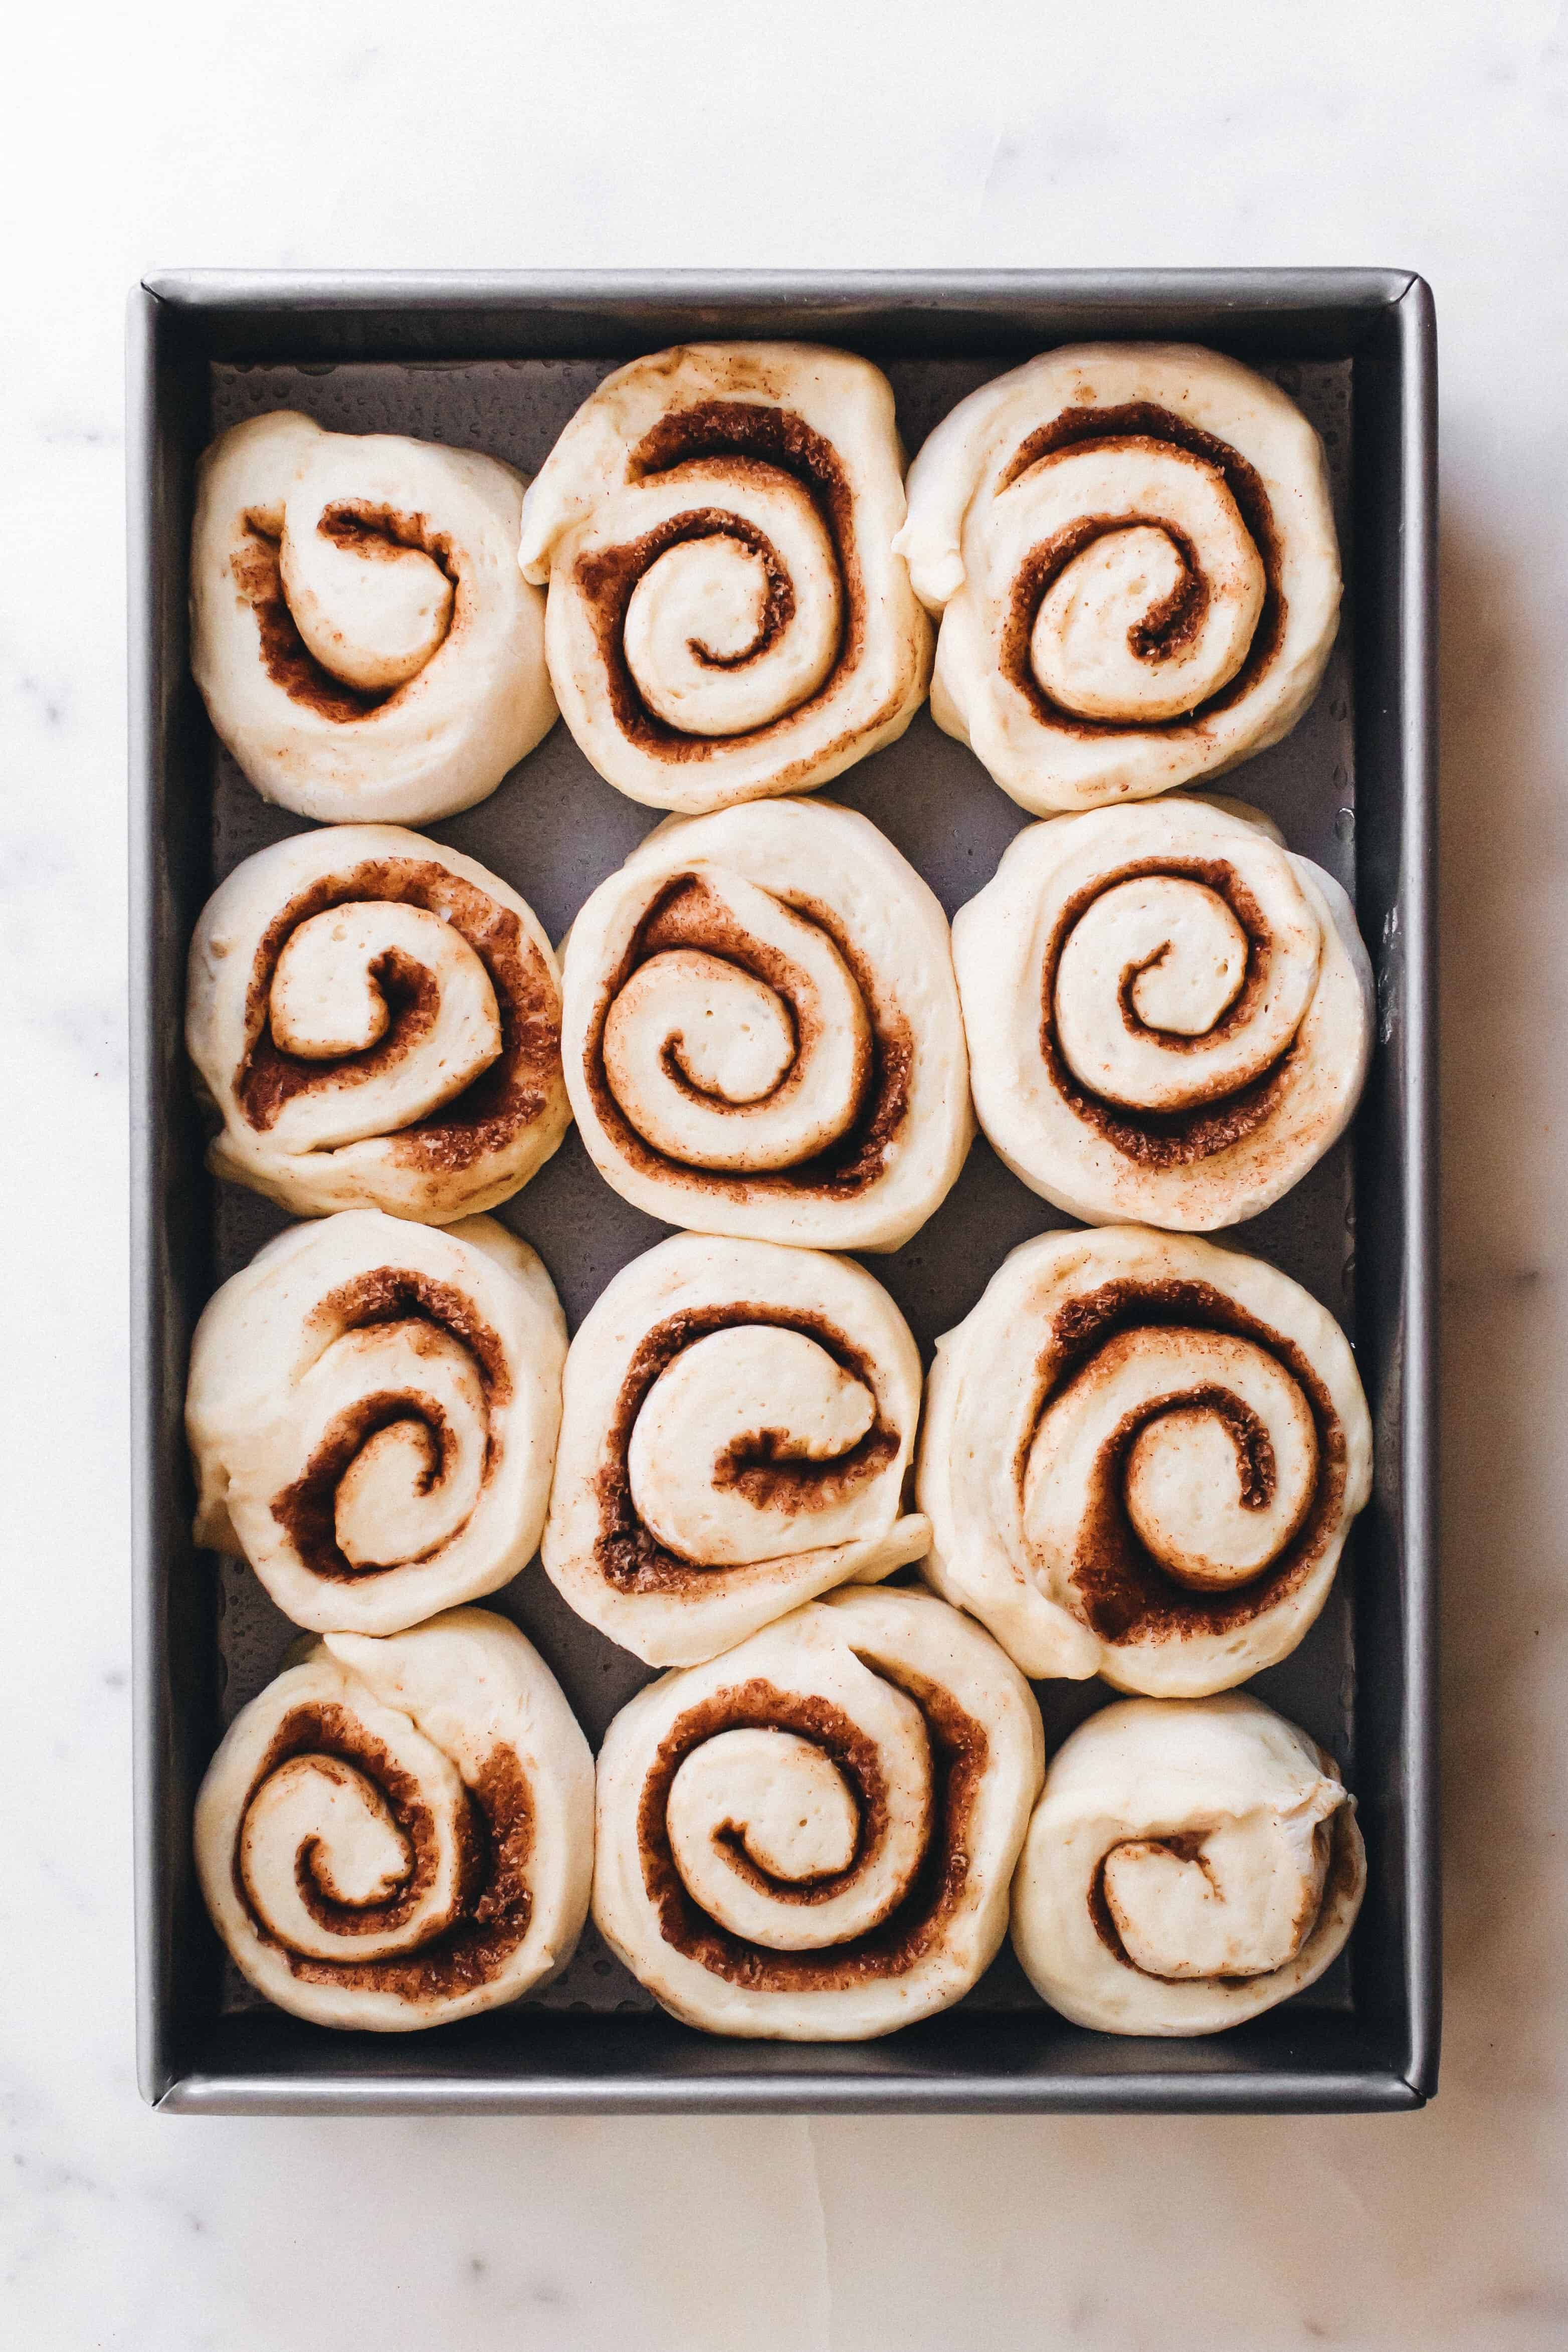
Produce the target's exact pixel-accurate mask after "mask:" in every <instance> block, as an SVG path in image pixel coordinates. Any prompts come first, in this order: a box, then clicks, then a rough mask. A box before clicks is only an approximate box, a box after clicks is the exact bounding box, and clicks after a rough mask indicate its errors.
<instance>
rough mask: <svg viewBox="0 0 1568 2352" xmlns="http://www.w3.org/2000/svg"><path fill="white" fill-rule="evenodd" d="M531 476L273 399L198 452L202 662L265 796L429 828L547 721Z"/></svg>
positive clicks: (197, 596) (221, 728)
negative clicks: (527, 558) (526, 573)
mask: <svg viewBox="0 0 1568 2352" xmlns="http://www.w3.org/2000/svg"><path fill="white" fill-rule="evenodd" d="M525 488H527V479H526V477H525V476H523V475H521V474H516V473H514V472H513V471H512V469H511V467H510V466H503V465H501V464H500V462H499V460H497V459H496V458H494V457H476V456H474V455H473V454H472V453H471V452H470V451H468V450H466V449H446V448H442V447H440V446H437V444H435V443H433V442H429V441H408V440H404V439H401V438H399V437H398V436H396V435H395V434H390V433H364V434H359V433H326V432H323V431H322V430H321V426H320V425H313V424H312V423H311V421H310V418H309V417H308V416H300V415H297V414H296V413H295V412H294V411H292V410H290V409H280V410H279V411H277V412H276V413H275V414H273V415H269V416H258V417H254V418H252V419H251V420H249V421H248V422H247V423H246V424H244V425H234V426H232V427H231V428H230V430H229V431H228V432H226V433H225V434H223V435H221V436H219V438H218V439H217V440H216V441H215V442H214V443H213V445H212V446H211V448H210V449H208V450H207V452H206V453H205V456H204V457H203V458H202V461H201V465H200V467H199V468H198V471H197V477H196V518H195V530H194V532H193V535H192V543H191V667H192V668H193V670H194V671H195V679H196V684H197V685H198V686H199V687H200V688H201V690H202V694H203V697H204V698H205V702H206V706H207V711H208V715H209V716H210V718H211V719H212V723H213V726H214V727H215V729H216V731H217V733H218V734H219V736H220V737H221V738H222V740H223V741H224V742H225V743H226V745H227V746H228V749H229V750H230V751H232V752H233V754H234V757H235V758H236V760H237V761H238V762H239V765H240V767H241V768H242V769H243V770H244V771H245V773H246V774H247V776H248V777H249V779H250V781H251V782H252V783H253V784H254V785H255V786H256V789H257V791H258V793H260V794H261V795H262V798H263V799H264V800H269V801H277V802H279V803H281V804H282V806H283V807H284V808H289V809H295V810H297V811H298V812H299V814H300V815H301V816H313V817H321V818H325V819H327V820H329V821H338V820H343V819H350V820H361V821H373V820H401V821H406V822H411V823H413V824H422V823H427V822H428V821H429V820H430V819H432V818H434V817H440V816H450V815H452V814H454V813H455V812H456V811H457V810H458V809H466V808H471V807H472V806H473V804H474V803H475V802H476V801H482V800H483V799H484V798H485V797H486V795H487V794H488V793H493V792H494V790H495V788H496V786H497V785H498V784H499V783H500V781H501V779H502V777H503V776H505V775H506V774H507V772H508V771H509V770H510V769H511V768H514V767H515V766H516V765H517V763H518V761H520V760H521V758H522V757H523V756H524V754H525V753H526V752H528V751H531V750H532V749H533V746H534V745H535V744H536V743H537V742H538V741H539V740H540V738H541V737H542V735H544V734H546V733H547V732H548V730H550V728H551V727H552V725H553V724H554V721H555V698H554V696H553V694H552V692H551V688H550V679H549V676H548V673H547V671H546V668H545V660H544V611H543V604H542V599H541V597H540V596H539V595H538V593H537V592H536V591H535V590H533V589H532V588H530V587H529V586H528V584H527V583H526V582H524V581H523V580H522V579H521V577H520V576H519V573H518V570H517V565H516V562H515V550H516V545H517V533H518V529H519V526H520V521H521V514H522V494H523V491H524V489H525Z"/></svg>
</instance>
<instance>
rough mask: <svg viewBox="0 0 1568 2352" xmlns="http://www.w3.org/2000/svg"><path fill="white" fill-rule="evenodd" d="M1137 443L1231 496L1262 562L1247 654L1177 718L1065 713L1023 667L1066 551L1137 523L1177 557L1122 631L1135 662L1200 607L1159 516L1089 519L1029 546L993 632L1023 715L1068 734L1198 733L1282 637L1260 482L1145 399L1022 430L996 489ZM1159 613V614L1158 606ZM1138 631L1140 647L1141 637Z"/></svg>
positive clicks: (1192, 556) (1189, 570) (1184, 550)
mask: <svg viewBox="0 0 1568 2352" xmlns="http://www.w3.org/2000/svg"><path fill="white" fill-rule="evenodd" d="M1126 441H1132V442H1142V443H1144V444H1153V445H1156V446H1164V447H1167V448H1174V449H1178V450H1180V451H1182V452H1183V453H1184V455H1185V456H1187V457H1196V458H1198V459H1200V460H1202V462H1203V463H1204V464H1205V465H1208V466H1212V467H1214V468H1215V471H1216V472H1217V473H1218V474H1220V475H1221V476H1222V478H1224V481H1225V486H1226V489H1227V490H1228V491H1229V492H1230V495H1231V497H1232V498H1233V499H1235V501H1236V505H1237V509H1238V511H1239V513H1240V515H1241V519H1242V521H1243V522H1244V524H1245V525H1246V527H1247V535H1248V537H1249V538H1250V539H1251V541H1252V542H1253V545H1254V546H1255V547H1256V548H1257V550H1258V556H1259V558H1260V559H1261V562H1262V564H1263V577H1264V593H1263V607H1262V610H1261V612H1260V613H1259V614H1258V625H1257V627H1256V628H1255V629H1254V631H1253V634H1252V642H1251V644H1250V646H1248V647H1247V656H1246V658H1245V659H1244V661H1243V662H1242V664H1241V667H1239V669H1237V673H1236V675H1235V677H1232V678H1230V679H1228V680H1227V681H1226V684H1225V685H1224V686H1223V687H1221V688H1219V689H1218V691H1217V692H1216V693H1215V694H1212V695H1210V696H1209V697H1208V698H1207V699H1206V700H1205V701H1203V702H1200V703H1199V704H1197V705H1196V707H1195V708H1194V709H1192V710H1190V711H1187V712H1184V714H1183V715H1182V716H1181V717H1179V718H1176V719H1153V720H1150V721H1142V720H1139V719H1087V718H1084V717H1083V716H1081V715H1080V714H1079V712H1077V711H1070V710H1065V709H1063V708H1062V707H1061V705H1060V704H1059V703H1058V702H1056V701H1054V700H1053V699H1052V698H1051V697H1050V696H1049V695H1048V694H1047V693H1046V691H1045V689H1044V688H1042V687H1041V685H1040V683H1039V681H1038V679H1037V677H1035V674H1034V672H1033V670H1032V669H1031V668H1030V667H1029V660H1028V653H1029V639H1030V636H1031V635H1032V633H1033V630H1034V626H1035V622H1036V619H1037V615H1038V614H1039V609H1040V605H1041V604H1042V603H1043V601H1044V599H1045V596H1046V593H1047V589H1048V588H1049V587H1050V584H1051V583H1052V581H1053V580H1055V579H1056V578H1057V577H1058V574H1059V573H1060V572H1062V571H1064V570H1065V569H1066V567H1067V565H1068V563H1070V562H1072V560H1073V558H1074V557H1075V556H1076V555H1079V554H1081V553H1082V551H1083V550H1084V548H1085V547H1087V546H1089V545H1090V544H1091V543H1092V542H1093V541H1095V540H1096V539H1099V538H1100V537H1102V536H1103V535H1104V534H1105V533H1106V532H1107V531H1112V530H1129V529H1131V528H1132V527H1133V526H1134V525H1137V524H1140V523H1146V524H1148V525H1149V526H1150V527H1151V528H1152V529H1153V530H1163V532H1164V533H1165V535H1166V537H1167V538H1168V539H1170V540H1171V541H1172V542H1173V545H1174V546H1175V548H1176V551H1177V553H1178V555H1179V556H1180V557H1181V559H1182V565H1183V579H1182V581H1181V582H1180V583H1178V585H1177V588H1176V590H1175V591H1174V592H1173V595H1172V597H1171V598H1169V599H1164V600H1162V603H1161V604H1159V605H1157V606H1156V607H1154V608H1153V609H1152V611H1151V612H1150V613H1148V614H1145V616H1144V619H1143V622H1142V624H1141V625H1140V627H1139V628H1137V629H1134V630H1133V631H1131V633H1130V636H1131V643H1132V645H1133V646H1134V649H1135V650H1136V651H1137V652H1138V653H1140V654H1141V655H1142V656H1143V658H1144V659H1145V660H1154V661H1159V660H1163V659H1168V658H1169V657H1170V656H1171V655H1172V654H1173V653H1174V652H1175V651H1177V650H1178V648H1179V647H1180V646H1182V645H1184V644H1185V643H1187V642H1188V641H1189V640H1190V637H1191V635H1193V634H1194V632H1195V631H1196V629H1197V627H1198V625H1199V623H1200V622H1201V619H1202V616H1203V611H1204V608H1205V605H1206V604H1207V601H1208V587H1207V583H1206V582H1205V580H1204V578H1203V575H1202V571H1201V567H1200V564H1199V562H1198V557H1197V551H1196V550H1195V549H1194V547H1193V546H1192V544H1191V542H1190V541H1187V540H1186V539H1185V537H1184V534H1183V533H1181V532H1178V531H1174V530H1172V528H1171V526H1170V524H1169V523H1168V522H1166V521H1165V520H1163V518H1162V517H1161V516H1159V515H1116V516H1112V515H1095V516H1088V517H1086V518H1084V520H1082V521H1081V522H1079V523H1075V524H1073V525H1072V526H1071V528H1070V529H1069V530H1066V531H1062V532H1058V534H1057V535H1056V537H1055V538H1053V539H1052V540H1050V541H1047V542H1045V544H1044V545H1042V546H1041V547H1039V548H1037V549H1035V550H1034V551H1032V553H1031V555H1030V557H1029V559H1028V561H1027V562H1026V564H1025V565H1024V566H1023V567H1022V569H1021V571H1020V572H1019V576H1018V579H1017V582H1016V584H1015V587H1014V591H1013V596H1012V600H1011V603H1010V604H1009V607H1008V612H1007V617H1006V620H1005V624H1004V628H1003V643H1002V667H1003V669H1004V672H1005V675H1006V677H1008V678H1009V680H1010V681H1011V682H1012V684H1013V685H1014V686H1016V688H1017V689H1018V691H1019V693H1020V694H1022V695H1023V696H1024V697H1025V698H1026V700H1027V702H1028V703H1029V704H1030V706H1031V708H1032V709H1033V710H1034V712H1035V715H1036V717H1037V719H1039V720H1040V721H1041V723H1042V724H1043V725H1046V726H1048V727H1054V728H1056V729H1058V730H1061V731H1063V732H1066V733H1068V734H1073V735H1121V734H1126V733H1127V732H1128V731H1129V730H1131V729H1136V730H1138V731H1139V732H1140V733H1144V734H1171V733H1180V732H1184V731H1186V730H1189V729H1192V728H1195V727H1201V726H1202V724H1203V722H1204V720H1205V719H1209V718H1212V717H1214V716H1215V714H1216V713H1218V712H1219V711H1222V710H1228V709H1230V708H1231V706H1232V705H1233V704H1234V703H1237V702H1239V701H1240V700H1241V698H1242V697H1243V696H1244V695H1246V694H1248V693H1250V692H1251V690H1252V688H1253V687H1254V686H1256V684H1257V683H1258V679H1259V678H1260V677H1262V676H1263V674H1264V672H1265V670H1267V668H1268V665H1269V664H1270V662H1272V660H1273V659H1274V657H1275V656H1276V654H1277V653H1278V652H1279V642H1280V639H1281V637H1282V636H1283V635H1284V631H1285V615H1286V609H1287V608H1286V602H1285V592H1284V588H1283V586H1282V584H1281V577H1280V573H1281V549H1280V544H1279V530H1278V527H1277V525H1276V523H1275V520H1274V509H1273V506H1272V504H1271V502H1270V500H1269V497H1268V490H1267V489H1266V488H1264V484H1263V479H1262V477H1261V476H1260V475H1259V474H1258V470H1257V468H1256V467H1254V466H1252V465H1250V464H1249V463H1248V461H1247V458H1245V457H1243V456H1242V455H1241V453H1240V451H1239V450H1237V449H1233V448H1232V447H1231V446H1230V445H1229V443H1228V442H1225V441H1220V440H1217V439H1216V438H1215V436H1214V435H1213V434H1212V433H1205V432H1203V431H1202V430H1200V428H1199V427H1198V426H1197V425H1189V424H1188V423H1187V422H1186V421H1185V420H1184V418H1182V417H1180V416H1177V415H1173V413H1172V411H1171V410H1170V409H1168V408H1162V407H1160V406H1159V404H1157V403H1155V402H1153V401H1144V400H1137V401H1129V402H1126V403H1125V404H1122V405H1121V406H1118V407H1112V408H1066V409H1064V410H1063V411H1062V413H1061V414H1060V415H1059V416H1056V417H1053V418H1052V419H1051V421H1050V423H1049V424H1047V425H1041V426H1040V427H1039V428H1038V430H1037V432H1034V433H1031V434H1030V435H1029V436H1028V437H1027V439H1026V440H1025V441H1024V442H1022V443H1021V444H1020V445H1019V446H1018V448H1017V449H1016V451H1015V453H1014V455H1013V457H1012V460H1011V462H1010V463H1009V465H1008V467H1007V469H1006V471H1005V474H1004V475H1003V477H1002V479H1001V481H1000V483H999V484H998V489H999V490H1005V489H1006V488H1008V487H1009V486H1010V485H1011V484H1012V483H1014V482H1016V481H1017V480H1018V479H1019V478H1020V477H1021V476H1022V475H1023V474H1025V473H1026V472H1027V471H1028V469H1029V467H1031V466H1035V465H1037V464H1039V462H1040V461H1041V460H1042V459H1043V458H1048V457H1053V456H1055V455H1056V454H1057V453H1058V451H1061V450H1067V449H1084V448H1097V447H1102V446H1110V445H1114V444H1116V443H1118V442H1126ZM1167 607H1168V609H1167ZM1146 634H1147V638H1148V641H1147V642H1146V643H1145V642H1143V639H1144V637H1145V635H1146Z"/></svg>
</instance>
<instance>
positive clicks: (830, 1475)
mask: <svg viewBox="0 0 1568 2352" xmlns="http://www.w3.org/2000/svg"><path fill="white" fill-rule="evenodd" d="M920 1407H921V1362H920V1354H919V1351H918V1349H916V1347H915V1343H914V1340H913V1339H912V1338H911V1336H910V1329H909V1326H908V1325H907V1324H906V1323H905V1321H904V1318H903V1317H902V1316H901V1315H900V1313H899V1310H898V1308H897V1307H895V1306H894V1305H893V1302H892V1300H891V1299H890V1298H889V1297H888V1294H887V1292H886V1291H885V1290H884V1289H883V1288H882V1287H881V1285H880V1284H879V1283H878V1282H875V1281H873V1279H872V1278H871V1276H869V1275H868V1274H867V1273H866V1272H865V1271H864V1270H863V1269H862V1268H861V1267H859V1266H858V1265H854V1264H853V1263H852V1262H851V1261H850V1260H849V1259H847V1258H838V1257H828V1256H826V1255H823V1253H822V1252H820V1251H818V1250H791V1249H775V1248H773V1247H772V1246H771V1245H770V1244H767V1243H765V1242H733V1241H721V1240H717V1239H714V1238H713V1237H711V1236H710V1235H708V1234H677V1235H676V1237H675V1238H674V1239H673V1240H672V1241H668V1242H661V1243H660V1244H658V1247H657V1248H656V1249H651V1250H649V1251H648V1252H647V1255H645V1256H643V1257H639V1258H637V1259H634V1261H633V1263H632V1264H631V1265H628V1266H626V1267H625V1268H624V1269H623V1270H622V1272H621V1273H619V1274H618V1275H616V1278H615V1280H614V1281H613V1282H612V1283H610V1285H609V1286H608V1287H607V1288H606V1289H605V1292H604V1293H603V1295H602V1296H601V1297H599V1298H598V1299H597V1300H596V1301H595V1305H594V1307H593V1308H592V1309H591V1311H590V1312H589V1314H588V1315H587V1316H586V1317H585V1318H584V1322H583V1324H582V1327H581V1328H580V1329H579V1331H578V1333H577V1336H576V1338H575V1339H574V1341H573V1343H572V1349H571V1353H570V1355H569V1356H568V1358H567V1362H566V1381H565V1397H564V1404H563V1413H562V1423H561V1445H560V1450H559V1453H558V1455H557V1458H556V1466H555V1483H554V1486H553V1488H552V1493H551V1498H550V1517H549V1519H548V1521H547V1523H546V1526H545V1530H544V1541H543V1546H542V1554H541V1557H542V1559H543V1562H544V1567H545V1571H546V1573H547V1574H548V1575H549V1576H550V1578H551V1579H552V1581H553V1582H554V1584H555V1585H556V1586H557V1587H558V1589H559V1590H560V1591H561V1593H562V1595H563V1598H564V1599H565V1600H567V1601H570V1603H571V1605H572V1607H573V1608H574V1609H575V1610H576V1612H577V1613H578V1615H579V1616H582V1617H585V1618H586V1619H587V1620H588V1622H589V1623H590V1624H593V1625H596V1626H598V1628H599V1630H600V1632H601V1633H608V1634H609V1636H610V1638H611V1639H612V1641H616V1642H619V1643H621V1644H622V1646H623V1648H625V1649H628V1650H634V1651H636V1653H637V1656H638V1657H639V1658H646V1659H647V1661H648V1662H649V1664H653V1665H674V1664H689V1662H691V1661H692V1660H695V1659H700V1658H710V1657H711V1656H713V1654H714V1653H715V1652H716V1651H719V1650H722V1649H725V1648H727V1647H728V1646H729V1645H730V1644H731V1643H733V1642H738V1641H740V1640H741V1639H742V1636H743V1635H744V1634H747V1633H752V1632H753V1631H754V1630H755V1629H756V1628H757V1627H758V1626H759V1625H764V1624H766V1623H767V1622H769V1621H770V1620H771V1619H773V1618H774V1617H782V1616H783V1615H784V1612H786V1611H787V1610H790V1609H793V1608H795V1606H796V1605H797V1604H798V1603H799V1602H801V1601H809V1600H811V1599H812V1598H814V1597H815V1595H816V1594H817V1593H819V1592H826V1591H828V1590H829V1589H830V1588H831V1587H832V1586H834V1585H836V1584H844V1583H848V1582H858V1583H874V1582H876V1581H877V1580H879V1578H882V1577H885V1576H890V1575H891V1573H892V1571H893V1570H894V1569H896V1568H902V1567H904V1566H905V1565H906V1564H907V1563H908V1562H909V1561H910V1560H914V1559H920V1557H921V1554H922V1553H923V1552H924V1550H925V1549H926V1546H927V1544H928V1542H929V1541H930V1539H931V1529H930V1527H929V1526H928V1524H927V1522H926V1521H925V1519H924V1518H922V1517H921V1516H920V1514H919V1513H918V1512H910V1511H907V1510H906V1509H905V1507H904V1487H905V1485H906V1483H907V1480H908V1476H909V1471H910V1461H911V1459H912V1456H913V1452H914V1443H915V1430H916V1425H917V1423H918V1422H919V1419H920Z"/></svg>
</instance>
